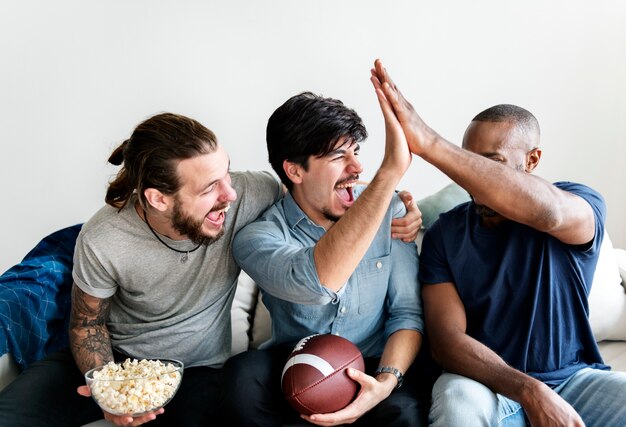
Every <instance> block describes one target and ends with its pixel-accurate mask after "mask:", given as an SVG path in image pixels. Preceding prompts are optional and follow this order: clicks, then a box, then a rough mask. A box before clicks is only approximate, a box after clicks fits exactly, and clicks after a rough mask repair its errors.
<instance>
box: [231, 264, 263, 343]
mask: <svg viewBox="0 0 626 427" xmlns="http://www.w3.org/2000/svg"><path fill="white" fill-rule="evenodd" d="M258 293H259V291H258V288H257V286H256V284H255V283H254V281H253V280H252V279H251V278H250V276H248V275H247V274H246V272H245V271H242V272H241V273H240V274H239V279H238V281H237V290H236V291H235V299H234V300H233V306H232V309H231V326H232V329H233V333H232V337H233V341H232V347H231V349H232V350H231V352H232V355H235V354H238V353H241V352H243V351H246V350H247V349H248V346H249V343H250V340H251V339H252V337H251V333H250V330H251V325H252V318H253V316H254V314H255V306H256V301H257V294H258Z"/></svg>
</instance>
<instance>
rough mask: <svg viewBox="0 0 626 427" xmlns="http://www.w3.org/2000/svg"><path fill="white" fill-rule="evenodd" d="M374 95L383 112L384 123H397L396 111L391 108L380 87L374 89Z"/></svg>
mask: <svg viewBox="0 0 626 427" xmlns="http://www.w3.org/2000/svg"><path fill="white" fill-rule="evenodd" d="M376 97H377V98H378V104H379V105H380V110H381V111H382V113H383V118H384V119H385V122H386V123H390V124H394V122H395V123H399V122H398V119H397V118H396V113H395V111H394V110H393V108H392V106H391V104H390V103H389V101H388V100H387V97H386V96H385V94H384V93H383V92H382V90H380V89H376Z"/></svg>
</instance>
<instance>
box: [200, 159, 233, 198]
mask: <svg viewBox="0 0 626 427" xmlns="http://www.w3.org/2000/svg"><path fill="white" fill-rule="evenodd" d="M229 173H230V158H228V169H226V175H228V174H229ZM226 175H224V176H223V177H221V178H217V179H214V180H213V181H211V182H209V183H208V184H207V185H205V186H204V187H202V188H201V189H200V192H201V193H202V192H203V191H204V190H206V189H207V188H209V187H210V186H212V185H213V184H215V183H216V182H219V181H221V180H223V179H224V178H225V177H226Z"/></svg>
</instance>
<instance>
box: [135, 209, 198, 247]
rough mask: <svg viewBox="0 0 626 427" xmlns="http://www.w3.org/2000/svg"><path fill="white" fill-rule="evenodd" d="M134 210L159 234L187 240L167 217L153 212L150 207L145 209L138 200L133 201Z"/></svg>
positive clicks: (173, 238) (172, 238)
mask: <svg viewBox="0 0 626 427" xmlns="http://www.w3.org/2000/svg"><path fill="white" fill-rule="evenodd" d="M135 212H137V216H139V218H141V220H142V221H143V222H146V220H147V221H148V223H149V224H150V228H152V229H153V230H154V231H156V232H157V233H159V234H160V235H162V236H165V237H167V238H168V239H171V240H189V239H188V238H187V236H183V235H181V234H179V233H178V232H177V231H176V230H174V229H173V228H172V226H171V225H170V220H169V219H168V218H166V217H165V216H164V215H162V214H160V213H157V214H155V213H154V212H153V210H152V209H148V210H145V209H144V208H143V207H141V205H140V204H139V202H136V203H135Z"/></svg>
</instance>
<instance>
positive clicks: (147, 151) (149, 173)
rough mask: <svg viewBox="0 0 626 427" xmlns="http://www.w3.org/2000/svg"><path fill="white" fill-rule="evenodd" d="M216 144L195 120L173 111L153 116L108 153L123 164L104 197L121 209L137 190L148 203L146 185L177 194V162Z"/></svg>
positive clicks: (140, 200) (213, 137)
mask: <svg viewBox="0 0 626 427" xmlns="http://www.w3.org/2000/svg"><path fill="white" fill-rule="evenodd" d="M216 148H217V138H216V137H215V134H214V133H213V132H212V131H211V130H209V129H207V128H206V127H204V126H203V125H202V124H200V123H199V122H197V121H196V120H193V119H190V118H188V117H185V116H181V115H178V114H172V113H162V114H158V115H156V116H153V117H151V118H149V119H147V120H146V121H144V122H143V123H141V124H139V126H137V127H136V128H135V130H134V131H133V134H132V135H131V137H130V138H129V139H127V140H126V141H124V142H123V143H122V144H121V145H120V146H119V147H117V148H116V149H115V150H114V151H113V153H112V154H111V156H110V157H109V163H112V164H114V165H121V166H122V167H121V169H120V170H119V172H118V173H117V176H116V177H115V179H114V180H113V181H111V182H110V183H109V188H108V189H107V193H106V197H105V201H106V203H107V204H109V205H111V206H113V207H115V208H118V209H122V208H123V207H124V206H125V205H126V203H127V202H128V199H129V198H130V196H131V195H132V194H133V193H134V192H136V193H137V196H138V197H139V202H140V203H141V204H142V206H144V207H145V206H146V205H147V203H146V200H145V196H144V194H143V193H144V190H145V189H147V188H155V189H157V190H159V191H161V192H162V193H163V194H169V195H171V194H174V193H176V191H178V190H179V188H180V186H181V182H180V179H179V177H178V174H177V173H176V166H177V164H178V162H179V161H180V160H184V159H189V158H192V157H195V156H198V155H201V154H207V153H211V152H213V151H214V150H215V149H216Z"/></svg>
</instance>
